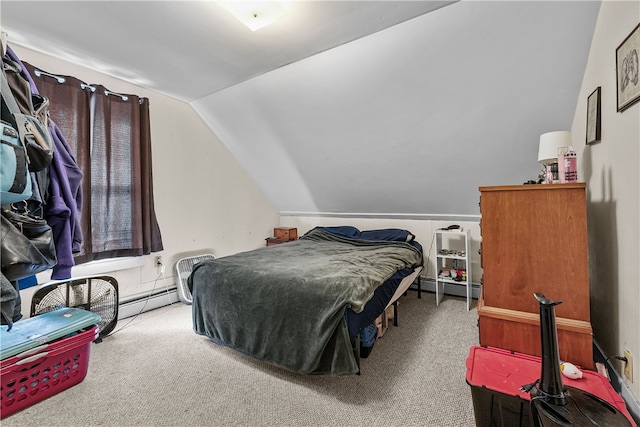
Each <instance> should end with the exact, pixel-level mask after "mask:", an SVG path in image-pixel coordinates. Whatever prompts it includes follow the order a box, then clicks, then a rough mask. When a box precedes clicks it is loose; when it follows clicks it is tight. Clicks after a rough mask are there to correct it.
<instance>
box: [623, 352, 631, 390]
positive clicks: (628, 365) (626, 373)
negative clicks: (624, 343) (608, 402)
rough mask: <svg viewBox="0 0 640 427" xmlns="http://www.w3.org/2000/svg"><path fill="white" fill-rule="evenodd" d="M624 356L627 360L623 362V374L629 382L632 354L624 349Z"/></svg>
mask: <svg viewBox="0 0 640 427" xmlns="http://www.w3.org/2000/svg"><path fill="white" fill-rule="evenodd" d="M624 357H626V358H627V362H626V363H625V364H624V376H625V377H627V379H628V380H629V381H630V382H633V356H632V355H631V352H630V351H629V350H625V351H624Z"/></svg>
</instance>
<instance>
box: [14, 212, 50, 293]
mask: <svg viewBox="0 0 640 427" xmlns="http://www.w3.org/2000/svg"><path fill="white" fill-rule="evenodd" d="M1 249H2V256H1V258H2V274H4V275H5V276H6V278H7V279H9V280H19V279H24V278H25V277H29V276H32V275H34V274H37V273H40V272H42V271H45V270H48V269H50V268H53V267H54V266H55V265H56V264H57V262H58V259H57V257H56V248H55V244H54V242H53V233H52V231H51V227H50V226H49V224H47V221H46V220H44V219H41V218H36V217H32V216H30V215H28V214H20V213H17V212H13V211H10V210H8V209H4V208H3V209H2V248H1Z"/></svg>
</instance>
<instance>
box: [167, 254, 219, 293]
mask: <svg viewBox="0 0 640 427" xmlns="http://www.w3.org/2000/svg"><path fill="white" fill-rule="evenodd" d="M211 259H216V257H214V256H213V255H211V254H203V255H196V256H190V257H186V258H182V259H180V260H179V261H178V262H177V263H176V266H175V276H176V288H178V298H180V301H182V302H183V303H185V304H191V303H192V302H193V298H192V296H191V291H190V290H189V286H188V284H187V280H188V279H189V276H190V275H191V272H192V271H193V266H194V265H196V264H197V263H199V262H202V261H207V260H211Z"/></svg>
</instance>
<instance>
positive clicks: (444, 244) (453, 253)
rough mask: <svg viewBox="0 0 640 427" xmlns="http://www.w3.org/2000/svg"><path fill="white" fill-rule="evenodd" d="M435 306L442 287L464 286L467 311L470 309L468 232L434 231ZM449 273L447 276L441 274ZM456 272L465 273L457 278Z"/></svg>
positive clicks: (439, 300)
mask: <svg viewBox="0 0 640 427" xmlns="http://www.w3.org/2000/svg"><path fill="white" fill-rule="evenodd" d="M434 239H435V251H436V257H435V260H436V304H437V305H439V304H440V302H441V301H442V297H443V295H444V287H445V286H446V285H449V286H465V287H466V291H467V292H466V294H467V310H470V309H471V299H472V285H471V262H470V252H469V251H470V249H471V238H470V233H469V230H460V229H456V230H436V231H435V236H434ZM446 271H449V274H448V275H446V274H445V275H443V274H442V273H443V272H445V273H446ZM458 272H465V274H464V275H462V276H461V277H458Z"/></svg>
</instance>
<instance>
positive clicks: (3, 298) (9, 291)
mask: <svg viewBox="0 0 640 427" xmlns="http://www.w3.org/2000/svg"><path fill="white" fill-rule="evenodd" d="M0 282H1V283H0V309H1V310H0V311H1V313H0V324H3V325H7V332H8V331H10V330H11V327H12V326H13V322H17V321H18V320H20V319H21V318H22V299H21V298H20V290H19V289H18V285H17V283H16V282H13V283H11V282H10V281H9V279H7V278H6V277H4V274H3V275H1V276H0Z"/></svg>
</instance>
